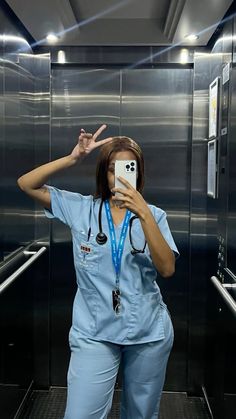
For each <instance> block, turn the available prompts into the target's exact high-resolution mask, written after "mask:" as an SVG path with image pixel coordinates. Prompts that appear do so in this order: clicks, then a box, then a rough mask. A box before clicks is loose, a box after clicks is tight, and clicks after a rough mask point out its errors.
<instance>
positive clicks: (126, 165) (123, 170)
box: [115, 160, 137, 196]
mask: <svg viewBox="0 0 236 419" xmlns="http://www.w3.org/2000/svg"><path fill="white" fill-rule="evenodd" d="M117 176H122V177H123V178H124V179H126V180H127V181H128V182H129V183H130V184H131V185H132V186H133V188H134V189H136V181H137V163H136V160H116V161H115V187H116V188H122V189H126V186H125V185H124V184H123V183H121V182H120V181H119V180H118V179H117ZM116 195H117V196H120V195H121V194H120V193H119V192H116Z"/></svg>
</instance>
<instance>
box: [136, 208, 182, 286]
mask: <svg viewBox="0 0 236 419" xmlns="http://www.w3.org/2000/svg"><path fill="white" fill-rule="evenodd" d="M140 221H141V225H142V228H143V232H144V235H145V237H146V240H147V243H148V247H149V250H150V253H151V257H152V261H153V263H154V265H155V267H156V268H157V270H158V272H159V273H160V275H162V276H163V277H166V278H168V277H170V276H172V275H173V274H174V271H175V257H174V254H173V251H172V250H171V249H170V247H169V245H168V244H167V243H166V241H165V239H164V237H163V236H162V234H161V231H160V229H159V227H158V225H157V224H156V221H155V219H154V217H153V215H152V213H151V211H150V210H149V209H148V211H147V212H146V213H145V215H144V216H143V217H142V218H140Z"/></svg>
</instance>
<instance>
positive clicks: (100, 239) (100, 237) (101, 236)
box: [96, 200, 147, 255]
mask: <svg viewBox="0 0 236 419" xmlns="http://www.w3.org/2000/svg"><path fill="white" fill-rule="evenodd" d="M102 206H103V200H101V203H100V206H99V213H98V226H99V233H98V234H97V235H96V242H97V243H98V244H99V245H103V244H105V243H106V242H107V236H106V234H105V233H104V232H103V231H102ZM136 218H138V217H137V215H134V216H133V217H131V218H130V220H129V241H130V244H131V246H132V250H131V254H132V255H135V254H136V253H144V251H145V248H146V245H147V241H146V240H145V244H144V247H143V249H136V248H135V247H134V244H133V240H132V234H131V231H132V224H133V221H134V220H135V219H136Z"/></svg>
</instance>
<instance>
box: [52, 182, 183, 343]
mask: <svg viewBox="0 0 236 419" xmlns="http://www.w3.org/2000/svg"><path fill="white" fill-rule="evenodd" d="M47 188H48V189H49V191H50V196H51V208H52V212H50V211H48V210H46V209H45V214H46V216H47V217H49V218H54V217H55V218H58V219H59V220H61V221H62V222H63V223H65V224H66V225H68V226H69V227H70V229H71V233H72V240H73V254H74V264H75V272H76V279H77V284H78V289H77V292H76V295H75V299H74V304H73V318H72V330H71V331H72V332H73V334H76V335H77V336H80V335H82V336H86V337H89V338H92V339H95V340H99V341H100V340H102V341H104V340H105V341H109V342H112V343H117V344H121V345H124V344H129V345H130V344H137V343H144V342H152V341H156V340H160V339H163V338H164V337H165V335H164V324H163V321H164V318H166V316H163V310H166V305H165V304H164V302H163V300H162V296H161V293H160V289H159V287H158V285H157V283H156V278H157V275H158V273H157V270H156V268H155V266H154V265H153V263H152V259H151V256H150V252H149V249H148V246H146V249H145V252H144V253H138V254H136V255H132V254H131V250H132V247H131V244H130V241H129V230H128V231H127V236H126V240H125V245H124V251H123V256H122V260H121V270H120V292H121V310H120V314H118V315H117V314H116V313H115V311H114V310H113V305H112V290H114V289H115V284H116V275H115V269H114V266H113V262H112V253H111V243H110V234H109V227H108V222H107V217H106V210H105V205H103V208H102V229H103V232H104V233H105V234H106V235H107V238H108V240H107V242H106V243H105V244H104V245H99V244H97V242H96V235H97V233H98V232H99V225H98V212H99V205H100V202H101V199H100V198H99V199H96V200H94V199H93V196H92V195H89V196H83V195H81V194H79V193H74V192H69V191H64V190H60V189H57V188H55V187H51V186H47ZM148 206H149V208H150V210H151V212H152V214H153V216H154V218H155V220H156V222H157V224H158V227H159V229H160V231H161V233H162V235H163V236H164V238H165V240H166V241H167V243H168V245H169V246H170V248H171V249H172V250H173V251H174V253H175V255H178V250H177V248H176V245H175V243H174V240H173V237H172V235H171V232H170V229H169V226H168V223H167V220H166V213H165V212H164V211H163V210H161V209H160V208H157V207H155V206H154V205H148ZM132 215H134V214H132V213H131V216H132ZM122 224H123V222H122V223H121V224H120V225H118V226H115V233H116V241H117V242H118V240H119V236H120V232H121V229H122ZM89 227H91V235H90V239H89V241H87V238H88V230H89ZM131 233H132V240H133V245H134V247H135V248H136V249H143V247H144V243H145V237H144V234H143V230H142V226H141V223H140V221H139V219H135V220H134V222H133V224H132V231H131Z"/></svg>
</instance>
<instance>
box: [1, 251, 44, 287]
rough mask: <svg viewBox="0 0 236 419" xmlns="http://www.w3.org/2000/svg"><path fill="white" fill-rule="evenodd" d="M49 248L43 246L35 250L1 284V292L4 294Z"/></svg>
mask: <svg viewBox="0 0 236 419" xmlns="http://www.w3.org/2000/svg"><path fill="white" fill-rule="evenodd" d="M46 250H47V248H46V247H45V246H43V247H41V249H39V250H38V251H37V252H34V254H33V255H32V256H31V257H30V258H29V259H28V260H27V261H26V262H25V263H23V265H22V266H20V267H19V268H18V269H17V270H16V271H15V272H13V274H11V275H10V276H9V277H8V278H7V279H5V281H4V282H3V283H2V284H1V285H0V294H2V293H3V292H4V291H5V290H6V289H7V288H8V287H9V286H10V285H11V284H12V282H14V281H15V279H16V278H18V277H19V276H20V275H21V274H22V273H23V272H24V271H25V270H26V269H27V268H28V267H29V266H30V265H32V263H33V262H34V261H35V260H36V259H38V258H39V257H40V256H41V255H42V254H43V253H44V252H45V251H46Z"/></svg>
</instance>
